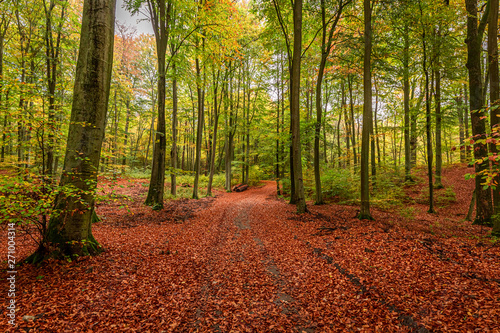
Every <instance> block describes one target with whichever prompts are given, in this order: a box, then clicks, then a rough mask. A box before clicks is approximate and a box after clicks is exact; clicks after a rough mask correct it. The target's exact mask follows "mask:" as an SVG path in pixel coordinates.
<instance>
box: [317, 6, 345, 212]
mask: <svg viewBox="0 0 500 333" xmlns="http://www.w3.org/2000/svg"><path fill="white" fill-rule="evenodd" d="M348 3H350V1H344V0H339V4H338V7H337V11H336V13H335V15H334V16H333V17H332V18H330V19H329V20H328V21H327V20H326V5H325V0H321V23H322V26H321V32H322V34H321V61H320V64H319V69H318V77H317V79H316V126H315V128H314V180H315V184H316V204H317V205H320V204H323V195H322V193H321V174H320V158H319V143H320V142H319V139H320V134H321V122H322V120H321V117H322V112H323V105H322V101H321V98H322V84H323V77H324V72H325V67H326V60H327V59H328V56H329V55H330V52H331V50H332V44H333V34H334V32H335V29H336V27H337V23H338V22H339V19H340V17H341V15H342V10H343V9H344V7H345V6H346V5H347V4H348ZM332 21H333V22H332ZM330 22H332V23H331V26H330V28H329V30H328V25H329V24H330Z"/></svg>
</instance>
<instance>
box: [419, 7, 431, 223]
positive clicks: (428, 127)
mask: <svg viewBox="0 0 500 333" xmlns="http://www.w3.org/2000/svg"><path fill="white" fill-rule="evenodd" d="M420 15H421V19H422V18H423V13H422V7H420ZM425 28H426V27H425V26H424V25H422V46H423V58H422V67H423V70H424V75H425V132H426V139H427V177H428V186H429V210H428V212H429V213H435V210H434V186H433V185H434V184H433V181H432V159H433V156H432V138H431V93H430V89H429V69H428V65H427V40H426V32H425Z"/></svg>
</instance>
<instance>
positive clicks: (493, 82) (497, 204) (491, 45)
mask: <svg viewBox="0 0 500 333" xmlns="http://www.w3.org/2000/svg"><path fill="white" fill-rule="evenodd" d="M490 2H491V4H490V17H489V24H488V63H489V68H490V103H491V105H492V106H493V105H496V106H498V105H499V99H500V84H499V73H498V39H497V34H498V5H499V4H498V0H490ZM490 123H491V133H492V136H493V137H494V138H495V139H497V140H498V139H500V111H499V109H498V108H492V109H491V114H490ZM490 151H491V153H492V154H494V155H497V156H498V153H499V150H498V146H497V145H496V144H495V143H492V144H490ZM493 171H496V172H499V171H500V170H499V161H498V160H497V161H495V162H493ZM495 180H496V184H497V188H496V190H494V191H493V213H494V218H493V232H492V234H493V235H497V236H500V189H499V188H498V186H500V175H497V176H496V177H495Z"/></svg>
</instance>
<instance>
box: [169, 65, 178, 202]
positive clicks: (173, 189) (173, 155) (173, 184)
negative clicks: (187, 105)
mask: <svg viewBox="0 0 500 333" xmlns="http://www.w3.org/2000/svg"><path fill="white" fill-rule="evenodd" d="M172 73H173V79H172V150H171V152H170V166H171V167H172V170H171V171H170V194H172V195H173V196H176V195H177V176H176V174H177V155H178V153H177V122H178V121H177V109H178V106H177V102H178V98H177V72H176V68H175V64H174V65H173V66H172Z"/></svg>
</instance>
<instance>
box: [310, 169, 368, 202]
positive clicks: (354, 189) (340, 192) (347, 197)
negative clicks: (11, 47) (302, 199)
mask: <svg viewBox="0 0 500 333" xmlns="http://www.w3.org/2000/svg"><path fill="white" fill-rule="evenodd" d="M308 174H309V175H310V176H311V178H309V177H308V178H307V181H306V182H307V187H308V188H313V181H314V179H313V178H312V176H313V175H312V173H308ZM321 183H322V184H323V194H324V196H325V198H333V199H335V200H338V201H341V202H342V201H352V200H356V199H357V198H358V193H359V176H357V175H353V174H352V173H351V171H350V170H349V169H327V170H325V171H324V173H323V176H322V177H321ZM308 193H309V192H308Z"/></svg>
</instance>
